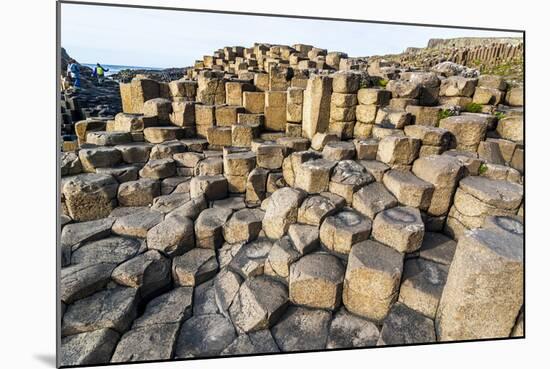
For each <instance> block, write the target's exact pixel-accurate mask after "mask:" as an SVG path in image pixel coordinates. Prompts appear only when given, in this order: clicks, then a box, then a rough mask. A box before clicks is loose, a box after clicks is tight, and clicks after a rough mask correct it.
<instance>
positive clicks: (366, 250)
mask: <svg viewBox="0 0 550 369" xmlns="http://www.w3.org/2000/svg"><path fill="white" fill-rule="evenodd" d="M402 270H403V255H402V254H400V253H398V252H396V251H395V250H393V249H392V248H390V247H387V246H384V245H382V244H380V243H378V242H375V241H370V240H369V241H364V242H360V243H358V244H355V245H354V246H353V247H352V249H351V252H350V255H349V258H348V265H347V269H346V274H345V279H344V290H343V294H342V298H343V302H344V305H345V306H346V309H347V310H349V311H350V312H352V313H354V314H357V315H360V316H362V317H365V318H368V319H372V320H375V321H380V320H382V319H384V317H385V316H386V315H387V313H388V311H389V309H390V306H391V304H393V302H394V301H396V300H397V296H398V293H399V281H400V279H401V273H402Z"/></svg>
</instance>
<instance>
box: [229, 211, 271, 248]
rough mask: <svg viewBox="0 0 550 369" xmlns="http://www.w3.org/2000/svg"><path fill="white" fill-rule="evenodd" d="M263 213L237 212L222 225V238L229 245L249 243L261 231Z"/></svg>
mask: <svg viewBox="0 0 550 369" xmlns="http://www.w3.org/2000/svg"><path fill="white" fill-rule="evenodd" d="M263 217H264V211H263V210H260V209H242V210H238V211H236V212H235V213H233V215H232V216H231V218H229V221H227V222H226V223H225V224H224V225H223V237H224V239H225V240H226V241H227V242H229V243H237V242H250V241H252V240H254V239H255V238H256V237H258V234H259V233H260V231H261V230H262V219H263Z"/></svg>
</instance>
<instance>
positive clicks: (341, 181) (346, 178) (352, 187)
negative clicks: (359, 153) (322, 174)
mask: <svg viewBox="0 0 550 369" xmlns="http://www.w3.org/2000/svg"><path fill="white" fill-rule="evenodd" d="M371 182H374V177H373V176H372V175H370V174H369V173H368V172H367V170H366V169H365V167H364V166H362V165H361V164H358V163H357V162H355V161H353V160H342V161H340V162H338V164H336V166H335V167H334V169H333V171H332V175H331V177H330V183H329V191H330V192H332V193H335V194H337V195H340V196H342V197H343V198H344V199H346V202H347V203H348V205H351V203H352V201H353V194H354V192H355V191H357V190H358V189H359V188H361V187H362V186H364V185H366V184H369V183H371Z"/></svg>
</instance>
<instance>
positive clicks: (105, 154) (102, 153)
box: [78, 147, 122, 173]
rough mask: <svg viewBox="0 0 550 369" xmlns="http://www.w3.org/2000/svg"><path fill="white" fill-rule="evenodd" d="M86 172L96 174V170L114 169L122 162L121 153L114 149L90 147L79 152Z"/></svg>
mask: <svg viewBox="0 0 550 369" xmlns="http://www.w3.org/2000/svg"><path fill="white" fill-rule="evenodd" d="M78 157H79V159H80V163H81V164H82V170H83V171H84V172H89V173H94V172H95V170H96V168H101V167H112V166H115V165H117V164H118V163H120V162H121V160H122V156H121V154H120V151H118V150H117V149H116V148H114V147H89V148H83V149H80V150H79V151H78Z"/></svg>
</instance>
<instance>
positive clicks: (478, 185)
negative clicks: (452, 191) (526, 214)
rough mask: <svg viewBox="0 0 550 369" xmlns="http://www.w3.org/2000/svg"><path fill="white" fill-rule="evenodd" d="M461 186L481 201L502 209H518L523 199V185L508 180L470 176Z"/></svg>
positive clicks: (461, 182) (462, 181)
mask: <svg viewBox="0 0 550 369" xmlns="http://www.w3.org/2000/svg"><path fill="white" fill-rule="evenodd" d="M459 186H460V188H461V189H462V190H463V191H465V192H466V193H468V194H470V195H472V196H474V197H475V198H477V199H479V200H480V201H483V202H484V203H486V204H489V205H492V206H495V207H498V208H502V209H516V208H517V207H518V206H519V205H520V203H521V201H522V199H523V188H522V186H521V185H519V184H515V183H510V182H507V181H498V180H492V179H489V178H484V177H473V176H469V177H466V178H464V179H463V180H461V181H460V184H459Z"/></svg>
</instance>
